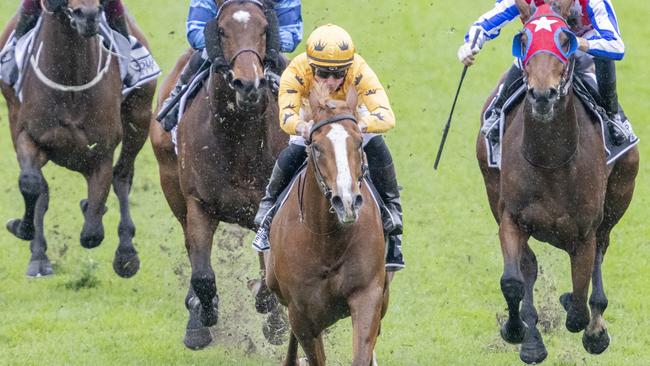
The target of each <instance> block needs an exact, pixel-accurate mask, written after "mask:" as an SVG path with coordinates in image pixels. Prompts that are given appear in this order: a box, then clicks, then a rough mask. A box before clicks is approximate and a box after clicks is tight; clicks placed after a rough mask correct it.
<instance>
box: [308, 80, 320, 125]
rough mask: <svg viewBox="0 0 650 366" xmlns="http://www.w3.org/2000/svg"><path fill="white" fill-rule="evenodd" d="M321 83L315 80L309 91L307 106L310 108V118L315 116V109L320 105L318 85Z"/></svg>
mask: <svg viewBox="0 0 650 366" xmlns="http://www.w3.org/2000/svg"><path fill="white" fill-rule="evenodd" d="M321 84H322V83H319V82H315V83H314V85H313V86H312V87H311V90H310V91H309V108H310V109H311V116H312V118H316V111H317V110H318V108H319V107H320V106H321V96H320V90H319V86H320V85H321Z"/></svg>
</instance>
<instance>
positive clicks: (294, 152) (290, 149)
mask: <svg viewBox="0 0 650 366" xmlns="http://www.w3.org/2000/svg"><path fill="white" fill-rule="evenodd" d="M306 158H307V152H306V151H305V147H304V146H302V145H298V144H289V146H287V147H285V148H284V150H282V152H280V155H278V166H279V167H280V169H282V171H284V172H295V171H296V170H297V169H298V168H299V167H300V166H301V165H302V163H303V162H304V161H305V159H306Z"/></svg>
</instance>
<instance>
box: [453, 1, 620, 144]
mask: <svg viewBox="0 0 650 366" xmlns="http://www.w3.org/2000/svg"><path fill="white" fill-rule="evenodd" d="M525 1H526V2H527V3H528V4H530V6H531V14H533V13H534V12H535V10H536V8H537V7H538V6H541V5H542V4H544V3H545V1H544V0H525ZM570 1H573V5H572V6H571V16H570V17H569V19H567V23H568V24H569V25H570V27H571V31H572V32H574V33H575V34H576V36H578V42H579V50H580V51H582V52H583V53H582V57H580V56H579V57H577V59H576V70H580V69H585V68H586V67H587V66H588V65H584V63H585V62H591V60H592V59H593V62H594V63H595V66H596V80H597V83H598V86H597V92H598V94H599V95H598V96H596V99H597V100H598V99H600V100H601V103H602V107H603V108H604V109H605V111H606V113H607V117H608V118H607V119H608V120H607V127H608V129H609V131H610V135H611V137H612V140H613V141H612V142H613V143H614V144H615V145H620V144H622V143H623V142H625V141H626V140H628V139H629V138H630V137H631V136H632V132H631V129H630V127H629V121H628V120H627V118H626V117H625V114H624V113H623V110H622V109H621V108H620V106H619V103H618V97H617V94H616V67H615V65H614V61H618V60H621V59H622V58H623V55H624V53H625V46H624V44H623V40H622V39H621V35H620V32H619V29H618V23H617V20H616V14H615V13H614V7H613V6H612V3H611V1H610V0H570ZM517 17H520V14H519V10H518V8H517V6H516V5H515V0H497V2H496V4H495V6H494V8H493V9H492V10H490V11H488V12H487V13H485V14H483V15H482V16H481V17H480V18H479V19H478V21H476V23H474V24H473V25H472V26H471V27H470V29H469V32H467V35H466V36H465V44H463V45H462V46H461V47H460V48H459V50H458V58H459V59H460V61H461V62H462V63H463V64H465V65H467V66H470V65H472V64H473V63H474V57H475V55H476V54H477V53H478V52H479V51H480V50H481V48H482V47H483V44H484V43H485V42H487V41H489V40H491V39H494V38H496V37H498V36H499V33H500V30H501V28H503V27H504V26H505V25H506V24H508V23H509V22H510V21H512V20H513V19H515V18H517ZM476 35H478V38H477V42H476V45H475V46H474V48H472V41H473V39H474V38H475V36H476ZM585 53H586V54H585ZM585 56H586V57H585ZM580 64H583V65H580ZM521 81H522V70H521V65H519V63H518V62H515V64H514V65H513V66H512V67H511V68H510V70H509V71H508V73H507V74H506V76H505V78H504V81H503V86H502V88H501V89H500V90H499V92H498V94H497V96H496V98H495V100H494V102H493V103H492V105H491V106H490V108H489V109H488V110H487V111H486V113H485V118H484V123H483V127H482V128H481V132H482V133H483V134H484V135H486V136H487V137H488V138H489V139H490V140H491V141H492V142H493V143H496V142H497V141H498V139H499V127H498V126H499V123H498V122H500V119H501V110H502V108H503V105H504V104H505V102H506V101H507V100H508V98H509V97H510V96H511V95H512V93H514V92H515V91H516V90H517V89H518V87H516V84H518V83H521ZM586 81H588V80H586ZM513 85H515V86H513ZM519 85H521V84H519ZM592 89H594V88H592ZM593 91H594V92H595V91H596V90H593ZM598 97H599V98H598Z"/></svg>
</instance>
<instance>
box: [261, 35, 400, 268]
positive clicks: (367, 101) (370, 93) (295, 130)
mask: <svg viewBox="0 0 650 366" xmlns="http://www.w3.org/2000/svg"><path fill="white" fill-rule="evenodd" d="M314 82H319V83H324V84H325V85H327V87H328V89H329V91H330V94H331V96H332V97H333V98H335V99H340V100H345V99H346V93H347V92H348V90H349V89H350V88H353V89H354V90H355V91H356V93H357V94H358V95H359V106H360V108H359V109H360V113H359V114H360V117H361V119H360V121H359V128H360V129H361V131H362V132H363V133H364V151H365V152H366V156H367V159H368V166H369V171H370V178H371V179H372V182H373V183H374V185H375V187H376V188H377V190H378V191H379V195H380V196H381V198H382V200H383V201H384V203H385V205H386V208H387V210H383V213H382V220H383V222H384V231H385V232H386V234H387V236H388V241H389V244H388V254H387V258H386V262H387V263H386V269H387V270H388V271H397V270H400V269H401V268H403V267H404V261H403V258H402V253H401V241H402V235H401V234H402V207H401V204H400V193H399V188H398V185H397V178H396V175H395V167H394V165H393V160H392V157H391V154H390V151H389V150H388V146H386V143H385V142H384V139H383V137H382V135H381V134H382V133H384V132H386V131H388V130H390V129H391V128H393V127H394V126H395V116H394V114H393V111H392V109H391V107H390V103H389V101H388V96H387V95H386V92H385V91H384V88H383V87H382V85H381V83H380V82H379V79H378V78H377V75H375V73H374V72H373V71H372V69H371V68H370V67H369V66H368V64H366V62H365V61H364V59H363V58H361V56H359V55H357V54H356V53H355V48H354V45H353V43H352V39H351V38H350V35H349V34H348V33H347V32H346V31H345V30H343V29H342V28H340V27H338V26H336V25H332V24H328V25H324V26H321V27H319V28H317V29H316V30H314V32H313V33H312V34H311V35H310V36H309V39H308V40H307V52H306V53H302V54H300V55H298V56H296V58H294V59H293V61H292V62H291V63H290V64H289V66H288V67H287V69H286V70H285V71H284V73H283V74H282V78H281V80H280V92H279V103H280V105H279V108H280V126H281V127H282V129H283V130H284V131H285V132H287V133H288V134H290V135H291V138H290V144H289V146H288V147H287V148H285V149H284V150H283V151H282V152H281V153H280V155H279V156H278V160H277V162H276V164H275V166H274V167H273V172H272V174H271V179H270V181H269V184H268V186H267V187H266V194H265V196H264V198H262V201H261V202H260V207H259V210H258V212H257V215H256V216H255V224H257V225H258V226H259V230H258V233H257V236H256V237H255V241H254V243H253V246H254V247H255V248H256V249H257V250H267V249H268V233H269V228H270V225H271V221H272V217H273V215H274V213H275V210H274V209H273V208H274V205H275V203H276V201H277V199H278V196H279V195H280V193H281V192H282V191H283V190H284V189H285V188H286V187H287V186H288V184H289V183H290V181H291V179H292V177H293V176H294V174H295V173H296V171H297V170H298V168H299V167H300V166H301V165H302V163H303V162H304V160H305V159H306V156H307V155H306V152H305V140H307V139H308V136H309V134H310V131H311V128H312V126H313V123H314V121H305V120H304V119H303V117H302V116H303V110H302V106H303V98H308V96H309V92H310V90H311V86H312V84H313V83H314Z"/></svg>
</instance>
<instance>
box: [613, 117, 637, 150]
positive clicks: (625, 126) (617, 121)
mask: <svg viewBox="0 0 650 366" xmlns="http://www.w3.org/2000/svg"><path fill="white" fill-rule="evenodd" d="M607 128H608V129H609V135H610V136H611V138H612V143H613V144H614V145H617V146H618V145H622V144H623V143H624V142H625V141H629V140H630V137H631V136H632V131H631V127H630V122H629V121H628V120H627V119H626V120H625V121H623V120H622V118H621V115H620V114H616V115H615V116H614V117H613V118H612V117H610V118H608V121H607Z"/></svg>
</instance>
